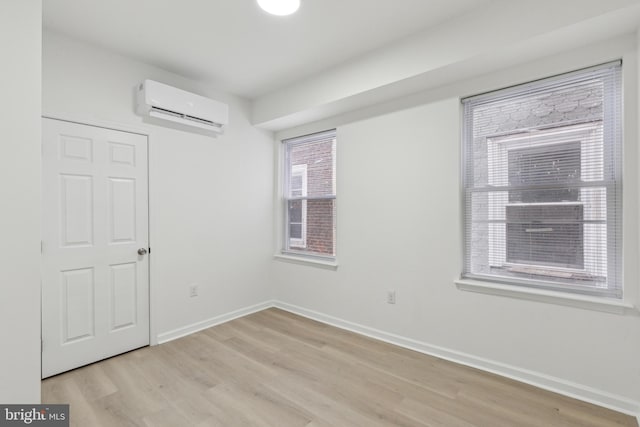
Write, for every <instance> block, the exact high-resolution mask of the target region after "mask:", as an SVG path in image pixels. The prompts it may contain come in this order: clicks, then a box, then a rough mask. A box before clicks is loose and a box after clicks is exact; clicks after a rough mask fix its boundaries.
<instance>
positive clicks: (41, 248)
mask: <svg viewBox="0 0 640 427" xmlns="http://www.w3.org/2000/svg"><path fill="white" fill-rule="evenodd" d="M40 253H41V254H42V253H44V241H43V240H40Z"/></svg>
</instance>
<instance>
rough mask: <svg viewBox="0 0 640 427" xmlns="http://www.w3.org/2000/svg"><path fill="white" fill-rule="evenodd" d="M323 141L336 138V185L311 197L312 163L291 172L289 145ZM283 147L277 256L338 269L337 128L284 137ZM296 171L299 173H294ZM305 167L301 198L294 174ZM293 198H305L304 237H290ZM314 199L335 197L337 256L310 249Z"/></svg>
mask: <svg viewBox="0 0 640 427" xmlns="http://www.w3.org/2000/svg"><path fill="white" fill-rule="evenodd" d="M322 140H333V141H332V148H331V156H332V167H331V173H332V184H331V190H332V193H333V194H331V195H322V196H310V195H309V194H308V193H309V189H308V187H309V170H308V165H306V164H305V165H291V171H289V170H288V168H289V144H302V143H305V142H308V143H311V142H315V141H322ZM280 142H281V143H280V147H281V156H280V158H281V162H282V163H281V164H282V168H281V172H280V177H281V182H282V185H281V188H282V193H281V194H282V196H281V203H280V206H281V211H282V216H281V220H282V230H283V231H282V232H281V233H280V236H281V238H280V241H281V245H280V251H279V252H280V253H279V254H278V255H276V258H277V259H280V260H283V261H290V262H296V263H303V264H312V265H317V266H320V267H326V268H332V269H334V268H337V261H336V260H337V191H336V187H337V184H336V183H337V176H336V170H337V169H336V163H337V161H336V160H337V159H336V158H337V130H336V129H329V130H326V131H321V132H317V133H313V134H308V135H302V136H298V137H293V138H287V139H282V140H281V141H280ZM294 170H295V172H294ZM302 170H304V176H303V195H302V196H299V197H292V196H291V195H290V178H291V176H292V175H293V174H294V173H301V171H302ZM292 200H301V201H302V202H303V212H302V215H303V217H302V239H296V238H291V237H290V228H289V226H290V222H289V202H290V201H292ZM314 200H333V215H332V221H333V233H332V245H333V247H332V251H333V255H329V254H325V253H320V252H313V251H312V250H310V249H309V247H308V246H309V245H308V243H309V242H308V239H307V236H308V231H309V228H308V218H307V215H306V214H307V213H308V206H307V202H308V201H314ZM292 243H293V244H295V245H296V246H295V247H293V248H292V247H291V246H292Z"/></svg>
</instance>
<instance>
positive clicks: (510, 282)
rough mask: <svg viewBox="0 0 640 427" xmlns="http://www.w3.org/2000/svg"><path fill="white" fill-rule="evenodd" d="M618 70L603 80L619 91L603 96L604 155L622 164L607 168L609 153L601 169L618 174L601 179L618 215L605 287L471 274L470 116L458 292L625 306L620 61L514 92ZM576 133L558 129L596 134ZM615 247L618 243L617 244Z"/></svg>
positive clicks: (610, 228)
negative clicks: (527, 295) (554, 297)
mask: <svg viewBox="0 0 640 427" xmlns="http://www.w3.org/2000/svg"><path fill="white" fill-rule="evenodd" d="M614 67H616V68H617V69H616V70H615V71H614V74H612V76H613V77H611V76H609V77H604V78H603V79H605V80H606V79H607V78H609V79H611V81H609V82H608V83H612V82H613V84H614V86H613V87H614V89H613V90H615V93H614V92H610V93H609V95H607V94H605V95H603V99H602V104H603V108H604V110H603V119H602V124H601V126H602V127H603V129H604V130H603V131H601V132H602V134H603V137H602V138H603V140H602V141H603V142H602V146H603V150H605V153H606V152H607V150H611V153H613V155H614V156H618V157H617V159H614V160H613V161H617V160H620V164H617V165H616V167H613V168H611V165H608V164H607V163H608V162H612V159H611V158H609V157H607V154H605V155H604V163H605V165H603V169H602V172H603V173H605V174H606V173H610V172H613V174H614V175H615V177H614V178H613V179H612V180H610V181H607V179H606V178H604V179H602V180H601V183H602V185H601V186H602V187H604V188H605V194H606V197H607V201H606V202H604V205H603V206H604V209H606V210H607V211H610V210H611V208H612V206H613V207H615V208H616V210H615V214H614V215H613V217H610V216H609V215H607V220H606V236H609V237H604V247H605V248H606V254H607V255H605V257H604V259H603V260H602V259H601V260H600V261H602V262H603V264H604V268H605V271H608V274H607V284H606V287H603V288H596V287H591V286H588V285H579V284H578V282H574V283H576V284H573V285H572V284H567V283H558V282H554V281H551V280H549V281H545V280H529V279H523V278H519V277H505V276H500V275H493V274H474V273H471V272H470V267H469V265H468V264H470V263H471V260H470V250H471V246H470V245H471V243H470V238H471V237H470V234H469V233H470V231H469V230H470V228H469V227H470V224H468V222H467V221H470V220H471V218H472V217H471V216H470V215H469V213H468V209H471V208H470V205H468V203H469V201H468V197H469V195H468V194H469V193H468V191H469V189H470V188H472V187H473V185H471V186H470V185H469V183H468V180H469V179H470V178H469V176H468V173H469V172H468V168H469V167H472V166H469V162H473V161H474V159H473V156H472V155H471V153H470V152H469V146H468V144H470V141H472V140H473V135H471V134H470V132H471V131H472V129H473V126H472V125H470V121H469V120H470V119H469V118H468V117H466V113H465V114H463V115H462V117H463V122H462V133H461V136H462V138H461V141H462V151H461V152H462V156H461V167H462V170H461V173H462V191H463V194H464V195H463V197H462V213H463V216H462V224H463V230H464V233H463V251H464V262H463V264H464V268H463V272H462V274H461V278H460V279H459V280H456V284H457V285H458V287H459V288H461V289H464V290H474V291H478V289H481V288H484V289H485V290H487V289H488V293H496V294H499V295H509V296H514V295H520V294H523V293H530V294H537V293H540V294H541V295H542V294H544V295H545V297H546V296H547V295H546V294H550V295H553V294H557V295H566V297H563V298H565V299H566V298H568V299H576V298H577V299H580V298H593V299H600V300H607V301H609V300H610V301H619V302H620V305H624V304H623V303H622V301H623V299H624V293H623V276H622V274H623V272H622V267H621V265H622V259H623V258H622V257H623V254H622V250H621V246H622V237H623V236H622V234H623V233H622V225H621V224H622V206H623V203H622V192H621V185H622V164H621V163H622V157H621V154H620V153H621V151H622V144H623V137H622V132H623V131H622V120H623V115H624V113H623V110H622V104H623V102H622V96H623V87H622V83H621V75H622V70H621V61H615V62H613V63H608V64H603V65H601V66H596V67H591V68H589V69H583V70H577V71H574V72H571V73H566V74H563V75H559V76H554V77H551V78H547V79H540V80H536V81H532V82H529V83H524V84H522V85H518V86H515V87H514V88H516V89H518V88H520V90H521V91H522V92H524V91H525V90H526V89H530V88H537V87H540V86H538V84H540V82H542V85H544V83H545V81H553V80H556V81H557V80H562V79H563V77H565V76H571V75H575V74H578V73H584V72H587V71H590V70H594V71H597V70H601V69H603V68H614ZM605 80H603V83H604V82H605ZM512 89H513V88H507V89H502V90H497V91H492V92H488V93H485V94H482V95H478V96H475V97H470V98H483V99H484V100H486V99H487V98H489V99H491V97H492V96H495V99H504V98H503V97H504V96H505V93H508V91H510V90H512ZM507 96H508V95H507ZM470 98H466V99H463V100H462V102H463V103H465V101H467V100H468V99H470ZM613 101H615V102H617V103H619V104H618V105H615V104H613ZM612 106H613V108H616V111H617V114H618V116H617V117H616V118H615V120H614V121H610V122H607V119H609V120H611V114H612V113H611V108H612ZM466 108H467V107H466V106H463V110H464V111H466ZM605 122H606V124H605ZM596 126H597V125H596ZM575 128H576V129H572V125H571V124H568V123H563V124H560V125H559V126H558V129H560V132H562V131H563V130H565V129H566V130H567V132H575V133H576V135H580V134H582V135H586V134H588V133H589V132H592V131H593V129H590V125H589V124H588V123H583V124H582V125H580V124H578V125H576V126H575ZM581 128H582V129H581ZM549 129H552V128H545V127H544V126H539V127H537V128H536V127H533V128H530V129H529V130H534V131H540V132H541V133H542V132H544V131H546V130H549ZM470 138H471V139H470ZM509 138H513V139H517V134H516V133H511V134H509V133H505V134H496V135H491V136H486V139H487V140H490V139H494V140H505V139H509ZM585 138H588V137H582V138H580V137H576V138H574V139H573V141H581V140H582V139H585ZM549 144H561V142H553V141H550V142H549ZM580 144H581V149H584V148H583V145H582V142H580ZM487 146H489V142H487ZM505 155H506V156H507V157H508V154H505ZM490 157H491V156H490V155H489V158H490ZM490 162H491V160H489V161H488V163H487V168H488V173H489V174H491V171H490V168H491V166H490V165H489V163H490ZM507 162H508V160H507ZM608 168H610V169H608ZM507 173H508V172H507ZM488 186H490V185H488ZM558 188H559V187H558ZM580 188H585V187H580ZM496 191H499V190H496ZM580 191H581V190H580ZM507 194H508V193H507ZM610 196H613V197H614V198H615V200H614V201H610V200H609V199H608V198H609V197H610ZM507 197H508V196H507ZM581 197H582V196H581ZM465 200H466V202H465ZM577 203H581V201H580V200H579V201H578V202H577ZM541 204H544V203H541ZM505 215H506V210H505ZM505 224H506V222H505ZM613 224H615V226H616V227H618V228H617V229H614V225H613ZM611 236H613V237H611ZM505 239H506V235H505ZM582 239H583V242H584V241H585V232H584V231H582ZM612 242H614V243H613V244H612ZM601 243H602V242H601ZM506 244H507V242H506V240H505V246H504V248H505V252H506ZM487 246H488V248H487V249H490V248H492V245H491V244H488V245H487ZM505 256H506V255H505ZM585 263H586V260H585ZM489 264H491V262H489ZM545 268H549V269H553V267H545ZM612 269H613V270H612ZM574 270H576V271H577V270H580V269H574ZM612 271H613V272H612ZM611 276H613V281H612V282H610V277H611ZM510 286H513V291H507V290H505V287H506V288H508V287H510ZM496 289H497V291H496ZM625 307H626V306H625Z"/></svg>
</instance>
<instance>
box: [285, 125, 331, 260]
mask: <svg viewBox="0 0 640 427" xmlns="http://www.w3.org/2000/svg"><path fill="white" fill-rule="evenodd" d="M283 144H284V157H285V158H284V175H285V176H284V180H283V181H284V191H283V193H284V212H285V236H284V245H283V246H284V248H283V251H284V252H287V253H293V254H302V255H311V256H316V257H324V258H334V257H335V254H336V132H335V130H332V131H327V132H322V133H317V134H313V135H307V136H303V137H299V138H293V139H287V140H285V141H283Z"/></svg>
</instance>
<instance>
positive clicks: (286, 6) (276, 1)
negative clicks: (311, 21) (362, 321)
mask: <svg viewBox="0 0 640 427" xmlns="http://www.w3.org/2000/svg"><path fill="white" fill-rule="evenodd" d="M258 5H260V7H261V8H262V9H264V10H265V11H266V12H268V13H270V14H272V15H278V16H285V15H291V14H292V13H295V11H296V10H298V8H299V7H300V0H258Z"/></svg>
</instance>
